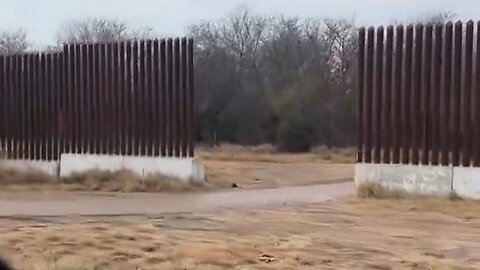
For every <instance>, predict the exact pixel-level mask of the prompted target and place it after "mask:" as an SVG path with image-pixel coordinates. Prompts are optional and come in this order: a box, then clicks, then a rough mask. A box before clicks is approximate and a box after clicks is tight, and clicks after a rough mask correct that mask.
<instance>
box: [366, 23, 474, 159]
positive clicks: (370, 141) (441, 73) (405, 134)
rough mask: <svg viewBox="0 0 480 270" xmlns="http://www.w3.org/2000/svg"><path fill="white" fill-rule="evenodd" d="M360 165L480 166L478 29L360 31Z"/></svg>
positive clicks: (422, 27)
mask: <svg viewBox="0 0 480 270" xmlns="http://www.w3.org/2000/svg"><path fill="white" fill-rule="evenodd" d="M358 57H359V59H358V60H359V92H358V94H359V99H358V127H359V130H358V149H359V153H358V162H365V163H394V164H424V165H427V164H430V165H453V166H472V165H473V166H480V22H479V23H474V22H473V21H469V22H467V23H466V24H464V23H462V22H460V21H459V22H456V23H455V24H453V23H452V22H448V23H445V24H435V25H433V24H417V25H408V26H402V25H399V26H388V27H386V28H384V27H378V28H373V27H370V28H368V29H365V28H361V29H360V30H359V55H358Z"/></svg>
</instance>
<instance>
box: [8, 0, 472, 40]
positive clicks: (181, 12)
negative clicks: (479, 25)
mask: <svg viewBox="0 0 480 270" xmlns="http://www.w3.org/2000/svg"><path fill="white" fill-rule="evenodd" d="M239 5H245V6H247V7H248V8H250V9H251V10H252V11H253V12H255V13H259V14H268V15H275V14H282V13H283V14H285V15H296V16H301V17H351V16H355V17H356V22H357V24H359V25H365V24H374V25H379V24H385V23H389V22H392V21H393V20H397V21H405V20H408V19H412V18H415V17H418V16H421V15H425V14H428V13H434V12H438V11H451V12H453V13H454V14H456V15H457V17H458V18H460V19H474V20H478V19H480V0H0V30H6V29H14V28H23V29H25V30H26V31H27V32H28V35H29V39H30V41H32V42H34V43H35V45H36V46H44V45H46V44H51V43H54V41H55V33H56V31H57V29H58V28H59V26H61V24H62V23H63V22H65V21H67V20H69V19H73V18H83V17H103V18H118V19H123V20H125V21H127V22H128V23H130V24H132V25H133V26H135V27H140V26H151V27H153V28H154V29H155V31H156V32H158V33H165V34H182V33H183V32H184V30H185V27H186V26H187V25H189V24H191V23H195V22H197V21H199V20H202V19H205V20H209V19H217V18H221V17H223V16H224V15H225V14H227V13H228V12H229V11H231V10H232V9H233V8H234V7H236V6H239Z"/></svg>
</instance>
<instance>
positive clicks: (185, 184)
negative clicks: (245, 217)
mask: <svg viewBox="0 0 480 270" xmlns="http://www.w3.org/2000/svg"><path fill="white" fill-rule="evenodd" d="M0 188H2V189H5V190H9V191H26V190H57V191H104V192H123V193H131V192H184V191H198V190H206V189H209V188H211V187H210V186H208V185H207V184H206V183H204V182H200V181H195V180H189V181H184V180H181V179H178V178H175V177H171V176H166V175H162V174H150V175H147V176H145V177H141V176H140V175H138V174H135V173H133V172H131V171H128V170H120V171H115V172H111V171H101V170H91V171H87V172H84V173H78V174H74V175H72V176H70V177H56V176H52V175H48V174H45V173H43V172H40V171H35V170H25V171H20V170H14V169H5V168H0Z"/></svg>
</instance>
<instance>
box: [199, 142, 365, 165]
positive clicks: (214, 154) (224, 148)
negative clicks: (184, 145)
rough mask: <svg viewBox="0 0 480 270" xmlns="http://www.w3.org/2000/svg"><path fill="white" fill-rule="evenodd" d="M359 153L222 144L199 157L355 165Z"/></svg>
mask: <svg viewBox="0 0 480 270" xmlns="http://www.w3.org/2000/svg"><path fill="white" fill-rule="evenodd" d="M356 154H357V151H356V149H355V148H353V147H348V148H330V149H329V148H327V147H326V146H318V147H314V148H313V149H312V151H311V152H309V153H296V154H292V153H283V152H278V151H277V150H276V149H275V148H274V147H273V146H272V145H268V144H267V145H259V146H240V145H231V144H222V145H220V146H216V147H206V146H201V147H198V149H197V156H198V157H199V158H200V159H202V160H212V159H213V160H226V161H251V162H271V163H291V162H300V161H302V162H306V161H309V162H322V163H354V162H355V158H356Z"/></svg>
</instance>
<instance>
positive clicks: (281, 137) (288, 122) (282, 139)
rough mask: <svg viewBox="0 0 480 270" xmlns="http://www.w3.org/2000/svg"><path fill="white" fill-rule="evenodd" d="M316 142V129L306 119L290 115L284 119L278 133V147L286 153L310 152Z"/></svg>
mask: <svg viewBox="0 0 480 270" xmlns="http://www.w3.org/2000/svg"><path fill="white" fill-rule="evenodd" d="M314 140H315V128H314V127H313V126H312V124H311V123H309V121H308V120H306V119H305V117H302V116H301V115H290V117H286V118H284V119H282V121H281V123H280V125H279V128H278V133H277V147H278V149H279V150H280V151H286V152H294V153H299V152H308V151H310V150H311V148H312V146H313V143H314Z"/></svg>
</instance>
